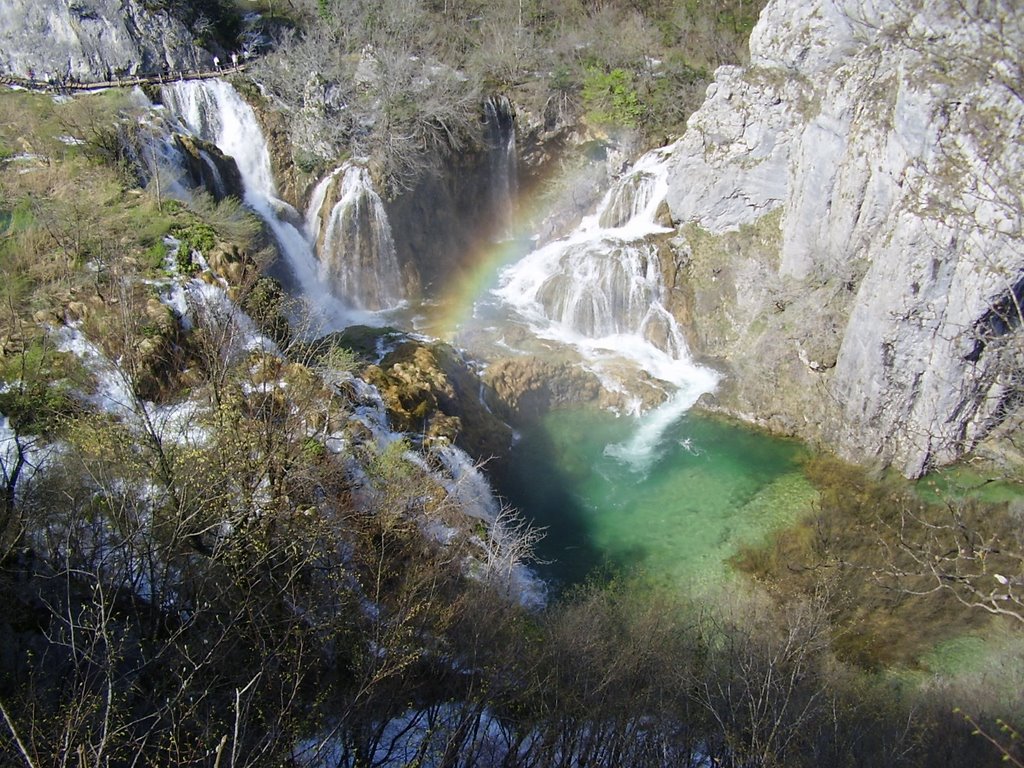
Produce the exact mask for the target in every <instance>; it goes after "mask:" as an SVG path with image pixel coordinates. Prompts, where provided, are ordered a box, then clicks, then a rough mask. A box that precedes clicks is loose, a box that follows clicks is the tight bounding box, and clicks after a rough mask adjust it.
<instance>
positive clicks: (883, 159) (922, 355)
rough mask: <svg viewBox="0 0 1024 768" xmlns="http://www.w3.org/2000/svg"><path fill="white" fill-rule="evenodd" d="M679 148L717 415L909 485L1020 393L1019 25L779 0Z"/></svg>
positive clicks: (688, 241)
mask: <svg viewBox="0 0 1024 768" xmlns="http://www.w3.org/2000/svg"><path fill="white" fill-rule="evenodd" d="M750 51H751V63H750V65H749V66H748V67H745V68H737V67H723V68H722V69H720V70H719V71H718V72H717V74H716V80H715V82H714V83H713V84H712V85H711V86H710V87H709V88H708V92H707V100H706V102H705V104H704V105H703V106H702V108H701V109H700V110H699V111H698V112H697V113H695V114H694V115H693V116H692V117H691V119H690V121H689V124H688V130H687V132H686V134H685V135H684V137H683V138H682V139H681V140H680V141H679V142H678V143H677V145H676V146H675V149H674V158H675V159H674V168H673V171H672V178H673V183H672V188H671V190H670V193H669V205H670V208H671V211H672V216H673V219H674V220H675V221H677V222H679V223H680V233H681V234H680V237H679V238H678V239H677V241H676V247H677V250H678V252H679V254H680V258H681V261H683V262H684V263H685V264H686V269H684V270H682V272H681V276H682V279H683V280H684V281H685V282H686V285H685V288H686V289H687V290H688V291H689V292H690V293H691V294H692V307H693V312H694V318H695V320H694V323H695V326H696V327H695V329H694V338H695V339H696V342H697V346H698V348H699V351H700V352H702V353H704V354H708V355H712V356H715V357H720V358H724V359H726V360H728V361H729V365H730V367H731V368H732V371H731V374H732V375H731V376H730V378H729V381H728V383H727V384H726V385H725V387H724V388H723V390H722V391H721V393H720V395H719V402H720V405H721V406H723V407H724V408H726V409H728V410H731V411H733V412H735V413H739V414H743V415H746V416H747V417H749V418H751V419H752V420H755V421H759V422H762V423H765V424H767V425H769V426H771V427H773V428H776V429H781V430H784V431H788V432H791V433H794V434H797V435H800V436H803V437H805V438H810V439H813V440H820V441H823V442H826V443H828V444H829V445H831V446H832V447H834V448H835V449H836V450H838V451H839V453H840V454H842V455H844V456H846V457H848V458H852V459H855V460H858V461H865V460H871V459H874V460H877V461H879V462H881V463H894V464H896V465H897V466H899V467H900V468H901V469H902V471H903V472H904V473H905V474H907V475H908V476H915V475H918V474H920V473H921V472H922V471H924V470H925V469H927V468H928V467H930V466H933V465H936V464H942V463H945V462H949V461H951V460H954V459H956V458H957V457H958V456H960V455H962V454H963V453H964V452H966V451H969V450H971V449H972V447H974V445H975V444H976V443H977V441H978V440H980V439H981V438H982V437H983V436H985V435H986V434H987V433H988V432H990V431H991V430H992V429H994V428H995V427H997V426H998V425H999V424H1000V423H1001V422H1003V421H1005V420H1006V418H1007V417H1008V416H1009V414H1011V413H1012V412H1013V411H1014V410H1015V409H1016V408H1017V407H1018V404H1019V401H1020V399H1021V395H1022V394H1024V387H1022V386H1021V378H1022V375H1024V363H1022V357H1024V356H1022V344H1021V340H1022V339H1021V337H1022V333H1021V312H1020V300H1021V298H1022V296H1024V247H1022V241H1021V219H1022V212H1024V186H1022V182H1021V178H1022V177H1021V173H1022V171H1024V168H1022V166H1024V162H1022V161H1024V156H1022V153H1021V149H1020V148H1021V140H1022V122H1024V77H1022V70H1021V62H1022V61H1024V55H1022V53H1024V15H1022V14H1021V13H1020V11H1019V9H1018V8H1017V7H1016V5H1015V3H1014V2H1013V0H998V1H997V2H992V3H981V4H978V3H971V2H968V3H960V2H954V0H940V2H938V3H929V2H923V0H912V2H909V3H905V2H900V3H896V2H893V1H892V0H810V1H808V0H772V1H771V2H769V4H768V6H767V7H766V8H765V10H764V12H763V13H762V15H761V18H760V21H759V23H758V25H757V27H756V29H755V30H754V32H753V35H752V37H751V41H750Z"/></svg>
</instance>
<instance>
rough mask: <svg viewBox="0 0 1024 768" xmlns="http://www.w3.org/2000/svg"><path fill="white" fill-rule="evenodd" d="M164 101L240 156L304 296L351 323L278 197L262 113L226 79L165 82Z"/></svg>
mask: <svg viewBox="0 0 1024 768" xmlns="http://www.w3.org/2000/svg"><path fill="white" fill-rule="evenodd" d="M162 94H163V102H164V104H166V105H167V107H168V109H169V110H170V112H171V113H172V114H173V115H174V116H175V117H176V118H177V119H178V120H179V121H180V122H181V123H182V125H183V126H184V127H185V128H186V129H187V130H188V131H189V132H190V133H192V134H194V135H196V136H198V137H199V138H201V139H204V140H206V141H210V142H212V143H214V144H216V145H217V147H218V148H219V149H220V150H221V151H222V152H223V153H224V154H226V155H229V156H231V157H233V158H234V160H235V163H236V164H237V165H238V170H239V173H240V174H241V176H242V182H243V184H244V185H245V202H246V204H247V205H248V206H249V207H250V208H252V210H253V211H254V212H255V213H256V214H257V215H258V216H259V217H260V218H261V219H263V221H264V222H265V223H266V224H267V226H268V227H269V228H270V231H271V232H272V233H273V234H274V237H275V239H276V240H277V243H278V245H279V246H280V250H281V254H282V256H284V259H285V262H286V264H287V266H288V268H289V269H290V271H291V274H292V276H293V277H294V279H295V281H296V283H297V288H298V289H299V291H301V294H302V296H303V298H304V299H306V301H307V302H308V303H309V305H310V306H311V307H312V308H313V309H314V310H315V311H317V312H318V313H319V314H320V317H319V318H318V319H319V321H320V322H321V323H322V324H324V325H326V326H327V327H328V328H330V327H343V326H344V325H346V324H347V322H346V313H345V309H344V307H343V306H342V305H341V304H340V303H339V302H338V301H337V300H336V299H335V298H334V296H333V295H332V294H331V293H330V292H329V291H327V290H326V289H325V287H324V285H323V284H322V283H321V281H320V276H319V272H318V269H317V263H316V258H315V256H314V254H313V248H312V246H311V245H310V243H309V241H308V240H307V239H306V236H305V233H304V232H303V231H302V230H301V229H300V228H299V227H298V226H296V224H295V223H293V222H298V221H300V220H301V218H300V216H299V214H298V212H297V211H295V209H294V208H292V207H291V206H290V205H288V203H286V202H284V201H283V200H280V199H279V198H278V197H277V188H276V185H275V184H274V175H273V172H272V171H271V165H270V151H269V150H268V148H267V142H266V139H265V138H264V136H263V131H262V130H261V129H260V126H259V123H258V122H257V120H256V114H255V113H254V112H253V110H252V107H250V106H249V105H248V104H247V103H246V102H245V101H244V100H243V99H242V97H241V96H239V95H238V92H237V91H236V90H235V89H234V88H233V87H232V86H231V85H229V84H228V83H226V82H224V81H223V80H191V81H179V82H176V83H173V84H170V85H165V86H163V88H162Z"/></svg>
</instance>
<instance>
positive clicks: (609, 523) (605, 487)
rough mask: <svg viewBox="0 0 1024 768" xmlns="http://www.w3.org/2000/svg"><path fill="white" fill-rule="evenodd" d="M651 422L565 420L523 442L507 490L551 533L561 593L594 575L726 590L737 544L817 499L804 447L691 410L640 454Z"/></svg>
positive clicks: (578, 416)
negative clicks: (638, 439)
mask: <svg viewBox="0 0 1024 768" xmlns="http://www.w3.org/2000/svg"><path fill="white" fill-rule="evenodd" d="M644 418H649V415H648V417H640V418H635V417H616V416H614V415H613V414H610V413H608V412H602V411H596V410H567V411H557V412H553V413H551V414H549V415H548V416H547V417H546V418H545V419H543V421H541V422H540V423H538V424H537V425H536V426H535V427H534V428H532V429H530V430H528V431H527V432H524V433H523V435H522V437H521V440H520V441H519V443H518V444H517V446H516V448H515V450H514V452H513V457H512V462H510V463H511V464H512V466H511V467H510V470H509V472H508V477H506V478H505V479H504V480H503V482H501V483H500V486H501V487H500V490H501V491H502V493H503V494H504V495H505V496H506V497H507V498H508V500H509V501H510V502H511V503H513V504H514V505H515V506H517V507H519V508H520V509H521V510H523V511H524V512H525V513H526V515H527V516H528V517H529V519H531V520H532V521H533V522H534V523H535V524H536V525H539V526H545V527H546V529H547V530H546V534H547V535H546V537H545V539H544V540H543V541H542V542H541V543H540V545H539V547H538V550H539V551H538V554H539V556H540V557H541V558H543V559H544V560H545V563H543V564H542V565H540V566H538V570H539V571H540V572H541V573H542V575H544V576H545V577H546V578H548V579H549V580H551V581H552V583H553V584H554V585H555V587H556V589H557V588H564V587H567V586H571V585H572V584H576V583H580V582H581V581H583V580H585V579H586V578H587V577H588V576H589V575H591V574H592V573H594V572H595V571H599V572H603V573H604V574H605V575H611V574H616V573H622V572H625V573H630V574H635V575H638V576H640V577H641V578H642V579H643V580H645V581H647V582H649V583H651V584H659V585H664V586H669V587H672V588H679V589H684V590H688V591H689V590H693V589H697V590H700V589H702V588H705V587H713V586H716V585H720V584H721V583H723V582H724V581H726V580H728V579H730V578H731V571H730V569H729V566H728V564H727V560H728V558H729V557H730V556H731V555H733V554H734V553H735V552H736V550H737V548H738V547H739V546H740V545H742V544H745V543H749V542H752V541H758V540H761V539H762V538H763V537H764V536H765V535H767V534H768V533H769V532H770V531H772V530H774V529H776V528H777V527H779V526H781V525H784V524H786V523H788V522H791V521H793V520H795V519H796V518H797V517H798V516H800V515H801V514H802V513H803V512H804V511H805V510H806V509H807V508H808V506H809V505H810V504H811V502H812V501H813V499H814V498H815V491H814V489H813V488H812V487H811V486H810V484H809V483H808V481H807V480H806V478H805V477H804V475H803V472H802V471H801V464H800V459H801V457H802V455H803V451H804V449H803V448H802V447H801V446H800V445H799V444H798V443H795V442H793V441H788V440H780V439H777V438H771V437H768V436H765V435H763V434H760V433H757V432H754V431H752V430H749V429H746V428H744V427H742V426H739V425H735V424H732V423H727V422H725V421H722V420H720V419H717V418H711V417H708V416H702V415H698V414H693V413H688V414H686V415H684V416H682V417H681V418H679V419H678V420H677V421H675V422H674V423H672V424H671V425H669V426H668V427H667V429H665V431H664V432H663V433H661V436H660V438H658V439H657V440H656V444H655V445H654V446H649V445H648V446H644V447H642V448H640V449H636V448H635V446H633V445H632V444H631V438H632V437H633V436H635V435H636V434H637V432H638V430H639V429H642V426H643V424H642V422H643V421H644ZM631 449H632V450H642V451H646V452H647V453H646V454H645V455H643V456H641V457H639V458H638V456H637V455H635V454H630V450H631Z"/></svg>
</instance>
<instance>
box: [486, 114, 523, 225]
mask: <svg viewBox="0 0 1024 768" xmlns="http://www.w3.org/2000/svg"><path fill="white" fill-rule="evenodd" d="M484 129H485V134H486V137H487V148H488V152H489V155H490V170H491V201H490V202H491V210H493V211H494V215H495V218H496V222H497V226H496V227H495V232H500V233H502V234H503V235H504V236H505V237H508V236H510V235H511V234H512V233H511V231H510V230H511V227H512V220H513V216H514V214H515V201H516V197H517V196H518V194H519V172H518V165H517V155H516V124H515V113H514V112H513V109H512V104H511V102H510V101H509V100H508V97H507V96H490V97H488V98H487V99H486V100H485V101H484Z"/></svg>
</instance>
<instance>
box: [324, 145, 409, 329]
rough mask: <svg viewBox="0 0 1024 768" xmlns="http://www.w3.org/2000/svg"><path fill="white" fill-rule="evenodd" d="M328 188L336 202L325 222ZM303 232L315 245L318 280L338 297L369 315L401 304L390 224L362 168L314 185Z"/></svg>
mask: <svg viewBox="0 0 1024 768" xmlns="http://www.w3.org/2000/svg"><path fill="white" fill-rule="evenodd" d="M339 177H340V181H338V178H339ZM332 185H335V186H336V189H335V196H336V198H337V202H335V203H334V205H333V206H332V207H331V211H330V213H329V214H328V216H327V217H326V218H324V217H323V215H322V214H323V210H322V209H323V207H324V203H325V202H326V200H327V196H328V194H329V193H330V191H331V188H332ZM306 228H307V230H308V231H309V233H310V236H311V237H312V239H313V241H314V242H316V243H317V244H318V248H317V252H318V256H319V259H320V274H321V277H322V279H323V280H324V281H325V282H326V283H327V284H328V285H329V286H330V289H331V290H332V291H334V293H335V294H336V295H338V296H339V297H341V298H342V299H344V300H345V301H347V302H349V303H350V304H352V305H353V306H356V307H358V308H360V309H367V310H380V309H390V308H393V307H395V306H397V305H398V304H400V303H401V301H402V298H403V296H402V281H401V270H400V268H399V266H398V256H397V252H396V250H395V241H394V238H393V237H392V235H391V224H390V223H389V222H388V216H387V212H386V211H385V210H384V201H383V200H381V198H380V195H378V194H377V191H376V190H375V189H374V188H373V182H372V180H371V179H370V173H369V171H368V170H367V169H366V168H365V167H364V166H362V165H358V164H356V163H345V165H343V166H342V167H341V168H338V169H337V170H335V171H334V172H333V173H331V174H330V175H329V176H327V177H326V178H325V179H323V180H322V181H321V182H320V183H319V184H318V185H317V187H316V189H315V190H314V191H313V196H312V198H311V199H310V205H309V209H308V211H307V213H306Z"/></svg>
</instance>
